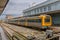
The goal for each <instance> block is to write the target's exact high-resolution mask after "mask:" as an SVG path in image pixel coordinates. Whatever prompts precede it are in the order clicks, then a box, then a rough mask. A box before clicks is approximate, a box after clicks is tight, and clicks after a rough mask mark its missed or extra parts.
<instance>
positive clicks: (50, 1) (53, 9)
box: [23, 0, 60, 25]
mask: <svg viewBox="0 0 60 40" xmlns="http://www.w3.org/2000/svg"><path fill="white" fill-rule="evenodd" d="M59 13H60V0H47V1H45V2H43V3H41V4H38V5H36V6H33V7H30V8H27V9H25V10H23V15H24V16H33V15H40V14H49V15H51V16H52V19H53V24H58V25H60V14H59Z"/></svg>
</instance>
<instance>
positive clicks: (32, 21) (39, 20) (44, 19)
mask: <svg viewBox="0 0 60 40" xmlns="http://www.w3.org/2000/svg"><path fill="white" fill-rule="evenodd" d="M8 22H9V23H13V24H17V25H22V26H26V27H36V28H41V29H45V28H48V27H50V26H51V25H52V17H51V16H50V15H39V16H32V17H21V18H18V19H10V20H8Z"/></svg>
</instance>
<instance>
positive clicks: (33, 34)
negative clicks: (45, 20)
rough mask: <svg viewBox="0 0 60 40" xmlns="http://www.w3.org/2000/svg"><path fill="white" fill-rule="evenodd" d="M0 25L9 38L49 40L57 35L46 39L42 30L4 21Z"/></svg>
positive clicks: (17, 39) (12, 39) (13, 39)
mask: <svg viewBox="0 0 60 40" xmlns="http://www.w3.org/2000/svg"><path fill="white" fill-rule="evenodd" d="M1 26H2V28H3V29H4V31H5V33H6V34H7V35H8V37H9V38H10V40H50V39H52V38H55V37H58V36H59V35H58V36H56V35H55V36H53V37H52V38H49V39H46V33H45V32H42V31H37V30H33V29H28V28H24V27H18V26H16V25H11V24H6V23H2V24H1Z"/></svg>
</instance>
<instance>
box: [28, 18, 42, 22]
mask: <svg viewBox="0 0 60 40" xmlns="http://www.w3.org/2000/svg"><path fill="white" fill-rule="evenodd" d="M28 22H37V23H40V22H41V19H35V20H28Z"/></svg>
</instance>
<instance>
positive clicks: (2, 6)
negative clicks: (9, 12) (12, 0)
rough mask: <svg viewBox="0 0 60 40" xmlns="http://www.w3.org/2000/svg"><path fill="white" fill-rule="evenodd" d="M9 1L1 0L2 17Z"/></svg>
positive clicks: (0, 11) (0, 12)
mask: <svg viewBox="0 0 60 40" xmlns="http://www.w3.org/2000/svg"><path fill="white" fill-rule="evenodd" d="M8 1H9V0H0V15H1V14H2V12H3V10H4V9H5V7H6V5H7V3H8Z"/></svg>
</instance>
